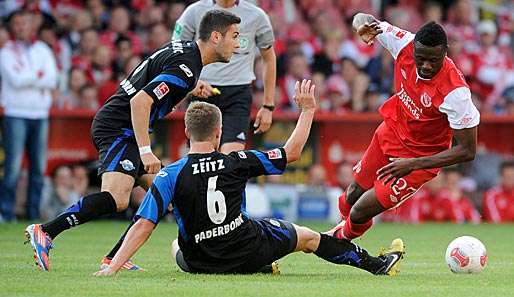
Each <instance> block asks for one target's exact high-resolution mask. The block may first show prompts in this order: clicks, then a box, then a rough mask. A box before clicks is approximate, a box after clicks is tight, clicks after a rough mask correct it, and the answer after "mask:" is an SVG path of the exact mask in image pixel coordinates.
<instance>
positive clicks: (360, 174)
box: [353, 132, 389, 190]
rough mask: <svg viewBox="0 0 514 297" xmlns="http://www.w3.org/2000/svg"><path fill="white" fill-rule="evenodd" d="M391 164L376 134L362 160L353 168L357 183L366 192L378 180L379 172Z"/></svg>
mask: <svg viewBox="0 0 514 297" xmlns="http://www.w3.org/2000/svg"><path fill="white" fill-rule="evenodd" d="M388 163H389V159H388V157H387V156H386V155H385V154H384V152H383V151H382V148H381V147H380V143H379V141H378V135H377V133H376V132H375V134H374V135H373V139H372V140H371V143H370V144H369V146H368V148H367V149H366V152H365V153H364V155H363V156H362V159H361V160H360V161H359V163H357V165H355V167H354V168H353V175H354V177H355V182H356V183H357V184H358V185H359V186H360V187H361V188H363V189H364V190H368V189H371V188H372V187H373V181H374V180H376V179H377V170H378V169H380V168H382V167H383V166H385V165H387V164H388Z"/></svg>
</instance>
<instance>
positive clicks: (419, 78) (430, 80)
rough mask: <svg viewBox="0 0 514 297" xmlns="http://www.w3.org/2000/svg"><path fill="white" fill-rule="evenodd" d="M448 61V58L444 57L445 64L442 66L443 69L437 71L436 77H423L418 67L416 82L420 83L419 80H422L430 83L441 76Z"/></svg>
mask: <svg viewBox="0 0 514 297" xmlns="http://www.w3.org/2000/svg"><path fill="white" fill-rule="evenodd" d="M446 63H447V60H446V58H444V62H443V66H441V69H439V72H437V74H436V75H434V77H432V78H423V77H421V76H419V74H418V68H416V83H418V81H419V80H422V81H424V82H425V83H430V82H433V81H435V80H436V79H437V78H438V77H439V75H440V74H441V72H443V69H444V68H445V67H446Z"/></svg>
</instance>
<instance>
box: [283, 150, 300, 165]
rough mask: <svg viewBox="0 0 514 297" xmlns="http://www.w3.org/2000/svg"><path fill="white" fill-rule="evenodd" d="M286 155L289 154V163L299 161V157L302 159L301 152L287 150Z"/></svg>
mask: <svg viewBox="0 0 514 297" xmlns="http://www.w3.org/2000/svg"><path fill="white" fill-rule="evenodd" d="M286 156H287V163H292V162H295V161H298V159H300V156H301V153H299V152H293V151H287V150H286Z"/></svg>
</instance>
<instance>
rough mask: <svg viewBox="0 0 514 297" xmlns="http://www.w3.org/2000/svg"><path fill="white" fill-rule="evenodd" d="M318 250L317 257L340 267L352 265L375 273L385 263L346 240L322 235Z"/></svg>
mask: <svg viewBox="0 0 514 297" xmlns="http://www.w3.org/2000/svg"><path fill="white" fill-rule="evenodd" d="M320 235H321V238H320V241H319V246H318V249H317V250H316V251H315V252H314V254H316V256H318V257H320V258H322V259H323V260H326V261H328V262H331V263H334V264H340V265H350V266H353V267H357V268H361V269H364V270H366V271H369V272H371V273H375V272H377V271H378V270H380V269H381V268H382V267H383V266H384V261H382V260H381V259H379V258H377V257H373V256H371V255H370V254H368V252H367V251H366V250H365V249H363V248H361V247H360V246H358V245H355V244H353V243H352V242H351V241H349V240H346V239H337V238H335V237H332V236H329V235H326V234H320Z"/></svg>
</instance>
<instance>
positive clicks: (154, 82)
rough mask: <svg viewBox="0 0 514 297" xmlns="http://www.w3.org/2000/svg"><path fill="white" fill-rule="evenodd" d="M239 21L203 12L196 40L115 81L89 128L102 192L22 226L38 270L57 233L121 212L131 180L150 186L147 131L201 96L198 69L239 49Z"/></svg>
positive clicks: (152, 165) (45, 265)
mask: <svg viewBox="0 0 514 297" xmlns="http://www.w3.org/2000/svg"><path fill="white" fill-rule="evenodd" d="M240 22H241V19H240V18H239V17H237V16H236V15H234V14H232V13H230V12H226V11H221V10H212V11H210V12H208V13H207V14H205V16H204V17H203V18H202V20H201V24H200V32H199V40H198V41H180V40H174V41H172V42H170V43H168V44H166V45H164V46H163V47H162V48H160V49H158V50H157V51H155V52H154V53H153V54H152V55H151V56H150V57H149V58H147V59H146V60H144V61H143V62H141V63H140V64H139V65H138V66H137V67H136V69H134V70H133V71H132V73H131V74H130V75H129V76H128V78H126V79H125V80H123V81H122V82H121V83H120V87H119V88H118V90H117V92H116V93H115V94H114V95H113V96H112V97H111V98H109V100H108V101H107V102H106V104H105V105H104V106H103V107H102V108H101V109H100V110H99V111H98V113H97V114H96V115H95V118H94V120H93V124H92V128H91V134H92V139H93V142H94V144H95V147H96V148H97V150H98V152H99V155H100V164H101V165H100V168H99V173H98V174H99V176H101V179H102V186H101V192H99V193H95V194H91V195H88V196H85V197H83V198H81V199H80V201H79V202H78V203H76V204H74V205H73V206H71V207H70V208H68V209H67V210H66V211H65V212H64V213H62V214H61V215H59V216H58V217H57V218H55V219H54V220H52V221H50V222H47V223H45V224H32V225H29V226H28V227H27V228H26V235H27V238H28V241H29V242H30V243H31V245H32V247H33V249H34V257H35V259H36V263H37V265H38V266H39V267H40V268H41V270H44V271H47V270H49V269H50V263H49V258H48V257H49V255H48V253H49V250H50V249H51V248H52V240H53V239H55V237H56V236H57V235H58V234H60V233H61V232H63V231H64V230H66V229H69V228H71V227H75V226H77V225H81V224H84V223H86V222H89V221H91V220H94V219H97V218H98V217H100V216H102V215H106V214H111V213H114V212H117V211H123V210H125V209H126V208H127V206H128V204H129V199H130V193H131V191H132V188H133V186H134V184H135V183H136V182H137V183H138V184H139V185H141V186H143V187H145V188H148V187H149V186H150V185H151V183H152V180H153V179H154V177H155V174H156V173H157V172H158V171H159V170H160V169H161V162H160V161H159V159H158V158H157V157H156V156H155V155H154V154H153V153H152V150H151V147H150V136H149V133H151V131H152V129H153V126H154V124H155V122H156V121H157V120H158V119H161V118H163V117H164V116H166V115H167V114H168V113H170V112H171V111H172V110H173V107H174V106H175V105H177V104H178V103H179V102H180V101H182V99H184V98H185V97H186V96H187V95H188V94H189V93H191V94H192V95H195V96H198V94H201V93H202V88H204V87H205V85H202V83H200V82H198V77H199V75H200V72H201V70H202V67H203V66H205V65H208V64H211V63H214V62H223V63H227V62H228V61H229V60H230V58H231V57H232V54H233V52H234V50H235V49H237V48H238V47H239V40H238V36H239V29H238V24H239V23H240ZM197 82H198V83H197ZM131 268H136V269H137V267H131Z"/></svg>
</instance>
